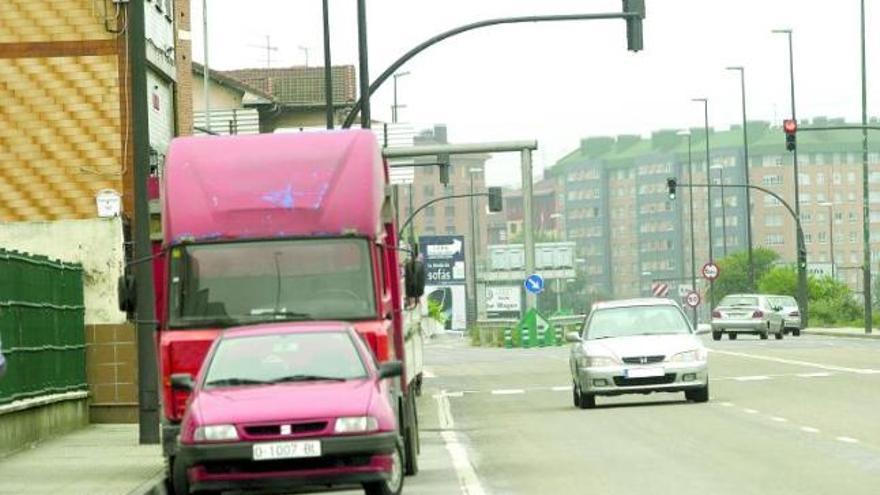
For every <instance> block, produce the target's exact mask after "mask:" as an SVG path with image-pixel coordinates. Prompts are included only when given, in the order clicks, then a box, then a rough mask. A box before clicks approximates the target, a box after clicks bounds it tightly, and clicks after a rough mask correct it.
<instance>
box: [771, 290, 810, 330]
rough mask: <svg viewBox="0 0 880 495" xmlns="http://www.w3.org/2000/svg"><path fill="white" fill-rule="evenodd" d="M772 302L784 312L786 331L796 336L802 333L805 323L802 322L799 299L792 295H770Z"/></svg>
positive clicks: (783, 318)
mask: <svg viewBox="0 0 880 495" xmlns="http://www.w3.org/2000/svg"><path fill="white" fill-rule="evenodd" d="M769 298H770V304H772V305H773V306H775V307H777V308H782V309H780V310H779V312H780V313H782V321H783V322H784V328H785V333H791V334H792V335H794V336H795V337H799V336H800V335H801V329H802V328H803V325H802V323H801V309H800V306H798V303H797V299H795V298H793V297H791V296H769Z"/></svg>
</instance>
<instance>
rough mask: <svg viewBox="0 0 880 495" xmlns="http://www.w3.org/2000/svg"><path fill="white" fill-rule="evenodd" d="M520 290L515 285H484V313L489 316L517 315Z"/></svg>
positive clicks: (519, 305)
mask: <svg viewBox="0 0 880 495" xmlns="http://www.w3.org/2000/svg"><path fill="white" fill-rule="evenodd" d="M521 292H522V291H521V290H520V288H519V287H518V286H516V285H511V286H489V287H486V315H487V316H488V317H490V318H503V317H506V316H518V315H519V311H520V307H521V304H520V302H521Z"/></svg>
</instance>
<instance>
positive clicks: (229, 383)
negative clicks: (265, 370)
mask: <svg viewBox="0 0 880 495" xmlns="http://www.w3.org/2000/svg"><path fill="white" fill-rule="evenodd" d="M270 383H272V382H267V381H265V380H254V379H252V378H220V379H217V380H211V381H210V382H207V383H205V386H206V387H234V386H237V385H268V384H270Z"/></svg>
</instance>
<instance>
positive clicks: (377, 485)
mask: <svg viewBox="0 0 880 495" xmlns="http://www.w3.org/2000/svg"><path fill="white" fill-rule="evenodd" d="M400 444H401V442H397V449H396V450H395V451H394V454H393V455H392V457H391V472H390V473H389V474H388V479H387V480H385V481H376V482H373V483H364V494H365V495H400V493H401V492H402V491H403V458H402V456H401V455H400V454H401V450H402V448H401V445H400Z"/></svg>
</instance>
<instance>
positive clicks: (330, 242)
mask: <svg viewBox="0 0 880 495" xmlns="http://www.w3.org/2000/svg"><path fill="white" fill-rule="evenodd" d="M169 290H170V294H169V295H170V297H169V302H170V310H169V323H170V325H171V326H173V327H177V328H186V327H190V328H192V327H198V326H204V325H212V326H221V327H222V326H232V325H240V324H247V323H259V322H263V321H278V320H297V319H304V320H308V319H313V320H319V319H320V320H357V319H365V318H370V317H373V316H375V313H376V305H375V297H374V292H373V270H372V266H371V260H370V254H369V250H368V244H367V240H366V239H306V240H282V241H248V242H227V243H216V244H200V245H186V246H182V247H176V248H174V249H172V251H171V282H170V288H169Z"/></svg>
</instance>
